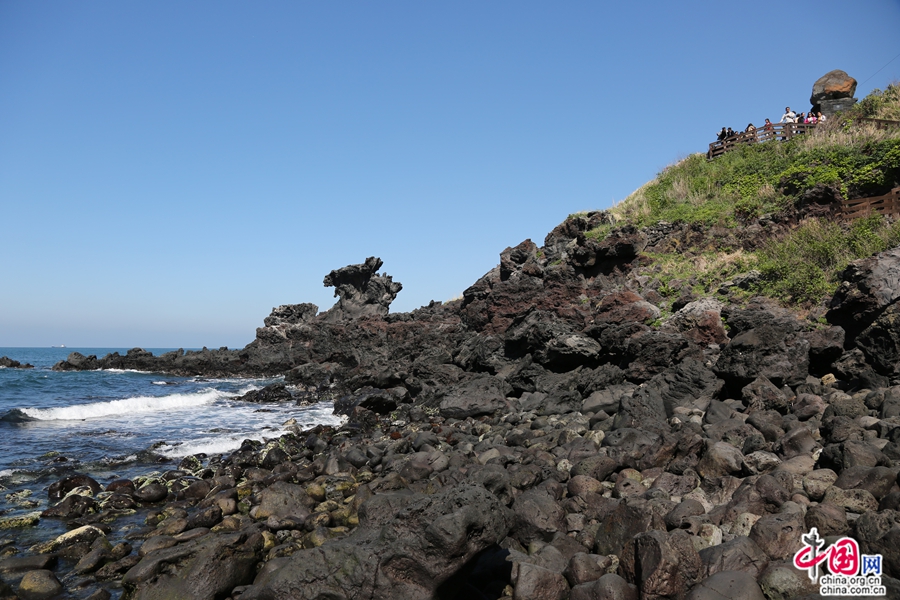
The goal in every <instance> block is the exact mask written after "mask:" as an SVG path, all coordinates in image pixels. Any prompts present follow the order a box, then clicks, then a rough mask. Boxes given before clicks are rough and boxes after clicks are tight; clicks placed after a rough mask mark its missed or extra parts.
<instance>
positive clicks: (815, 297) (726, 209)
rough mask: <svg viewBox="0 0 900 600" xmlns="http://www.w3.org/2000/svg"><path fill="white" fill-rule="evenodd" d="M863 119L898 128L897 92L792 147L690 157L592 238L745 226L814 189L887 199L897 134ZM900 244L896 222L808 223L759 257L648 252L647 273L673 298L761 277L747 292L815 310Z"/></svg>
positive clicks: (706, 251) (879, 96) (899, 178)
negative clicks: (868, 261)
mask: <svg viewBox="0 0 900 600" xmlns="http://www.w3.org/2000/svg"><path fill="white" fill-rule="evenodd" d="M860 118H877V119H895V120H900V86H898V85H897V84H892V85H890V86H888V88H887V89H886V90H885V91H883V92H882V91H880V90H875V91H874V92H873V93H872V94H870V95H869V96H867V97H866V98H864V99H863V100H862V101H860V102H859V103H857V104H856V105H855V106H854V107H853V108H852V109H850V110H849V111H847V112H845V113H843V114H841V115H838V116H837V117H834V118H832V119H831V120H829V122H828V123H826V124H824V125H820V126H819V127H818V128H817V129H816V130H815V131H814V132H812V133H810V134H807V135H801V136H796V137H794V138H793V139H791V140H789V141H787V142H780V141H774V140H773V141H769V142H763V143H756V144H748V145H746V146H743V147H741V148H738V149H736V150H733V151H731V152H728V153H727V154H725V155H723V156H720V157H718V158H716V159H715V160H711V161H710V160H707V158H706V156H705V155H704V154H693V155H690V156H688V157H686V158H684V159H682V160H680V161H678V162H676V163H675V164H673V165H671V166H669V167H667V168H666V169H664V170H663V171H662V172H661V173H659V174H658V175H657V177H656V178H655V179H654V180H652V181H650V182H648V183H647V184H645V185H644V186H642V187H641V188H639V189H638V190H636V191H635V192H634V193H632V194H631V195H630V196H628V198H626V199H625V200H623V201H622V202H621V203H619V204H618V205H616V206H614V207H613V208H611V209H610V210H609V213H610V215H611V216H612V218H613V220H614V221H615V223H616V225H602V226H600V227H598V228H596V229H593V230H591V231H589V232H587V233H586V236H587V237H589V238H596V239H602V238H604V237H606V236H607V235H608V234H609V233H610V232H611V231H612V230H613V229H615V228H616V227H617V226H621V225H624V224H626V223H631V224H633V225H636V226H638V227H644V226H648V225H652V224H655V223H657V222H659V221H668V222H673V223H674V222H684V223H689V224H701V225H707V226H713V225H715V226H719V227H725V228H729V229H733V228H740V227H742V226H743V225H744V224H745V223H748V222H749V221H751V220H753V219H755V218H757V217H760V216H763V215H767V214H768V215H777V214H779V213H783V212H785V211H790V210H792V209H793V208H794V207H795V206H796V205H797V201H798V200H800V199H801V198H803V196H804V194H806V193H807V192H809V191H810V190H813V189H814V188H816V187H817V186H827V187H831V188H833V189H834V190H836V191H838V192H839V193H840V195H841V196H842V197H844V198H848V199H852V198H866V197H871V196H878V195H881V194H885V193H887V192H889V191H890V190H891V189H892V188H893V187H895V186H897V185H898V184H900V127H898V128H891V129H877V128H875V127H874V126H873V125H872V124H870V123H868V122H864V121H859V119H860ZM763 235H764V234H763ZM898 244H900V223H891V222H889V221H888V220H887V219H884V218H882V217H880V216H874V217H867V218H862V219H857V220H855V221H853V222H850V223H847V222H843V223H838V222H832V221H826V220H818V219H809V220H807V221H805V222H804V223H803V224H802V225H801V226H799V227H796V228H794V229H792V230H790V231H789V232H788V233H786V234H781V236H780V237H778V238H773V239H770V240H768V241H767V242H765V244H764V245H763V246H762V247H760V248H758V249H755V250H753V251H743V252H741V251H738V252H735V251H734V250H733V248H729V247H726V246H725V245H724V244H723V243H717V244H713V245H714V246H716V247H715V248H714V249H713V248H710V247H709V244H707V245H706V246H704V247H703V248H678V249H677V250H673V251H671V252H666V253H661V254H648V255H647V256H648V258H650V259H651V264H650V266H649V267H642V269H641V272H642V274H646V275H649V276H651V277H656V279H657V280H658V283H659V286H658V288H657V289H658V291H659V293H660V294H661V295H662V296H663V297H665V298H668V299H670V300H671V299H674V298H675V297H677V296H678V295H679V294H681V293H682V292H683V291H684V290H683V286H684V285H686V283H685V282H690V283H689V289H691V291H693V292H694V293H697V294H711V293H714V292H715V291H716V290H718V289H719V287H720V286H721V284H722V283H723V282H725V281H727V280H728V279H729V278H731V277H733V276H735V275H738V274H740V273H746V272H747V271H749V270H751V269H758V270H759V271H760V272H761V276H760V277H759V279H758V281H757V282H756V283H755V284H753V286H751V287H750V289H748V290H747V291H746V294H748V295H749V294H765V295H767V296H771V297H773V298H777V299H780V300H782V301H784V302H791V303H794V304H812V303H817V302H820V301H821V300H822V299H824V298H825V297H827V296H829V295H830V294H832V293H833V292H834V290H835V287H836V285H837V281H838V277H839V275H840V273H841V272H842V271H843V270H844V269H845V268H846V266H847V264H848V263H849V262H850V261H852V260H856V259H858V258H863V257H866V256H870V255H872V254H874V253H876V252H880V251H883V250H885V249H887V248H890V247H893V246H896V245H898ZM745 287H746V286H745ZM734 293H736V294H738V295H740V294H741V293H743V292H740V291H737V290H735V292H734Z"/></svg>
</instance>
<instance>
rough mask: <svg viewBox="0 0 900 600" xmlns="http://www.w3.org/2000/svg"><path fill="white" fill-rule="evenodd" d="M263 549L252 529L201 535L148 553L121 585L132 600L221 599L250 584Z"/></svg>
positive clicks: (259, 538)
mask: <svg viewBox="0 0 900 600" xmlns="http://www.w3.org/2000/svg"><path fill="white" fill-rule="evenodd" d="M262 549H263V536H262V535H260V534H259V533H258V532H253V531H252V530H250V531H243V532H236V533H219V534H209V535H205V536H202V537H199V538H196V539H193V540H191V541H188V542H185V543H183V544H178V545H176V546H172V547H171V548H162V549H159V550H154V551H152V552H149V553H148V554H146V555H145V556H144V557H143V558H141V559H140V560H139V561H138V562H137V563H136V564H134V566H133V567H131V568H130V569H129V570H128V572H127V573H125V576H124V577H123V578H122V586H123V587H124V588H125V589H126V592H127V594H126V595H127V597H129V598H132V599H133V600H169V599H171V600H176V599H179V600H180V599H183V600H188V599H191V600H214V599H216V598H224V597H227V596H228V595H229V594H230V593H231V590H233V589H234V588H235V587H237V586H239V585H247V584H249V583H251V582H252V581H253V576H254V575H255V573H256V564H257V562H259V560H260V558H262V557H261V551H262ZM128 558H131V557H126V558H125V559H123V560H128ZM115 566H116V563H110V564H108V565H106V566H105V567H103V569H101V571H103V570H113V569H114V568H115ZM100 575H101V573H100V572H98V577H100Z"/></svg>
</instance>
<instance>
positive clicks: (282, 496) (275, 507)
mask: <svg viewBox="0 0 900 600" xmlns="http://www.w3.org/2000/svg"><path fill="white" fill-rule="evenodd" d="M314 506H315V501H314V500H313V499H312V498H310V497H309V494H307V493H306V490H305V489H304V488H303V487H301V486H299V485H296V484H294V483H287V482H285V481H278V482H276V483H273V484H272V485H270V486H269V487H267V488H265V489H264V490H262V491H261V492H260V493H259V505H258V506H257V507H254V513H253V517H254V518H256V519H268V518H269V517H272V516H274V517H278V518H285V517H292V518H295V519H297V520H301V521H302V520H303V519H305V518H306V517H307V516H308V515H309V513H310V509H312V508H313V507H314Z"/></svg>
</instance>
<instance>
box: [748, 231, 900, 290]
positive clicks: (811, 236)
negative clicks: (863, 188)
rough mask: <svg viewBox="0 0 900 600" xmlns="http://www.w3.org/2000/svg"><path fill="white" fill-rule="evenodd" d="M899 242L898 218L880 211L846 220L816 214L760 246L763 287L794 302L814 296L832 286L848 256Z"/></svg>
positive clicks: (863, 254)
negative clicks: (820, 217) (830, 219)
mask: <svg viewBox="0 0 900 600" xmlns="http://www.w3.org/2000/svg"><path fill="white" fill-rule="evenodd" d="M898 244H900V222H895V223H893V224H888V223H887V221H886V220H885V219H884V218H883V217H881V216H880V215H874V216H871V217H865V218H861V219H856V220H855V221H852V222H851V223H849V224H847V225H842V224H840V223H833V222H828V221H824V220H818V219H817V220H812V221H810V222H808V223H806V224H804V225H803V226H801V227H799V228H798V229H796V230H794V231H793V232H792V233H791V234H790V235H788V236H786V237H785V238H783V239H780V240H773V241H772V242H770V243H769V244H768V245H767V246H765V247H764V248H763V249H762V250H761V251H760V252H759V254H758V265H759V266H758V267H757V268H758V269H759V270H760V271H761V272H762V279H761V284H760V291H761V292H762V293H764V294H765V295H767V296H772V297H774V298H781V299H784V300H788V301H792V302H796V303H809V302H815V301H817V300H819V299H821V298H822V297H823V296H826V295H829V294H831V293H833V292H834V290H835V288H836V286H837V283H838V276H839V275H840V274H841V272H842V271H843V270H844V269H845V268H846V267H847V264H849V263H850V261H853V260H857V259H859V258H865V257H867V256H871V255H873V254H876V253H878V252H882V251H884V250H887V249H888V248H891V247H893V246H896V245H898Z"/></svg>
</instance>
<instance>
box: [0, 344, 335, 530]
mask: <svg viewBox="0 0 900 600" xmlns="http://www.w3.org/2000/svg"><path fill="white" fill-rule="evenodd" d="M148 350H150V351H151V352H153V353H154V354H156V355H159V354H160V353H162V352H167V351H168V350H171V349H170V348H160V349H150V348H148ZM73 351H78V352H81V353H82V354H84V355H91V354H95V355H97V356H98V357H102V356H103V355H105V354H107V353H108V352H115V351H118V352H120V353H121V354H124V353H125V352H126V351H127V349H123V348H0V356H8V357H9V358H11V359H13V360H17V361H19V362H21V363H23V364H24V363H31V364H33V365H34V366H35V368H34V369H27V370H26V369H4V368H0V496H2V498H0V515H10V514H15V513H16V512H18V511H20V510H23V509H22V508H21V505H17V504H15V503H13V502H11V501H10V500H9V499H8V498H7V496H8V495H9V494H11V493H12V492H16V491H22V490H26V489H27V490H30V491H31V492H32V494H33V496H31V497H32V498H34V499H39V500H41V501H42V502H41V505H40V506H39V507H37V508H32V509H31V510H42V509H44V508H46V507H47V503H46V498H47V494H46V488H47V486H49V485H50V484H51V483H53V482H55V481H57V480H58V479H60V478H62V477H66V476H68V475H72V474H75V473H83V474H87V475H90V476H91V477H93V478H95V479H96V480H98V481H99V482H100V483H101V484H102V485H105V484H106V483H108V482H109V481H112V480H113V479H117V478H121V477H133V476H135V475H139V474H144V473H147V472H150V471H154V470H164V469H174V468H176V467H177V465H178V462H179V460H180V459H181V458H182V457H185V456H188V455H195V454H200V453H202V454H206V455H207V456H212V455H216V454H227V453H229V452H231V451H234V450H236V449H238V448H239V447H240V445H241V442H242V441H243V440H245V439H254V440H264V439H271V438H275V437H277V436H279V435H281V434H282V433H284V431H285V427H284V423H285V422H287V421H288V420H290V419H295V420H296V423H297V425H299V426H301V427H304V428H306V427H312V426H314V425H318V424H330V425H335V424H338V423H339V422H340V418H339V417H337V416H335V415H333V414H332V412H333V406H332V404H331V403H319V404H314V405H311V406H298V405H296V404H293V403H284V404H254V403H250V402H243V401H241V400H239V399H238V398H239V397H240V396H241V395H243V394H245V393H247V392H248V391H250V390H254V389H259V388H261V387H263V386H265V385H267V384H269V383H272V382H274V381H277V379H240V378H234V379H216V378H205V377H173V376H169V375H163V374H160V373H147V372H137V371H121V370H105V371H60V372H57V371H53V370H51V367H52V366H53V365H54V364H55V363H57V362H59V361H61V360H64V359H65V358H66V357H67V356H68V355H69V353H70V352H73Z"/></svg>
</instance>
